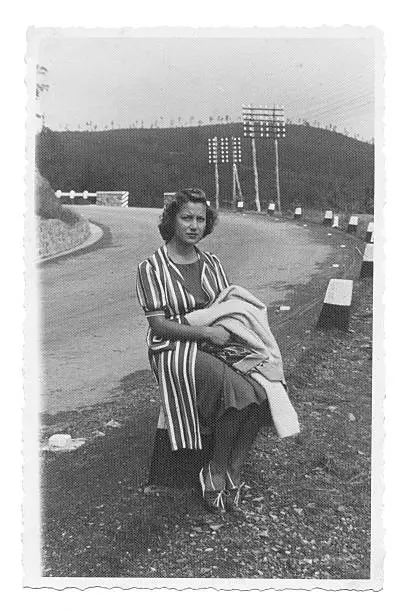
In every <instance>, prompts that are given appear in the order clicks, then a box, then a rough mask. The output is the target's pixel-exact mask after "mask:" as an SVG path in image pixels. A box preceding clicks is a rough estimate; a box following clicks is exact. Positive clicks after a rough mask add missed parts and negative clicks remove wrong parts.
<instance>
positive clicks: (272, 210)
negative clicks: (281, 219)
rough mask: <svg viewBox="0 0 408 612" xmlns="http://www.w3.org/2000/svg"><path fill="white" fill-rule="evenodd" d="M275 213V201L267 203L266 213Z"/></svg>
mask: <svg viewBox="0 0 408 612" xmlns="http://www.w3.org/2000/svg"><path fill="white" fill-rule="evenodd" d="M274 214H275V202H269V204H268V215H271V216H273V215H274Z"/></svg>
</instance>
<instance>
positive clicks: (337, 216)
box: [332, 215, 339, 229]
mask: <svg viewBox="0 0 408 612" xmlns="http://www.w3.org/2000/svg"><path fill="white" fill-rule="evenodd" d="M332 227H334V228H337V229H338V228H339V215H334V217H333V223H332Z"/></svg>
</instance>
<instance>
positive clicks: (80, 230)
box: [37, 219, 91, 258]
mask: <svg viewBox="0 0 408 612" xmlns="http://www.w3.org/2000/svg"><path fill="white" fill-rule="evenodd" d="M90 233H91V230H90V227H89V223H88V221H87V220H86V219H80V220H79V221H78V222H77V223H75V224H74V225H68V224H67V223H64V222H63V221H61V220H60V219H39V220H38V225H37V246H38V254H39V256H40V258H44V257H49V256H50V255H57V254H58V253H62V252H63V251H67V250H69V249H71V248H73V247H76V246H79V245H80V244H82V243H83V242H85V240H86V239H87V238H88V236H89V235H90Z"/></svg>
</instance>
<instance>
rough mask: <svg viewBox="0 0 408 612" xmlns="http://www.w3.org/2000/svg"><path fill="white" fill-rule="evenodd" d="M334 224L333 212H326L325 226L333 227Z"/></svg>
mask: <svg viewBox="0 0 408 612" xmlns="http://www.w3.org/2000/svg"><path fill="white" fill-rule="evenodd" d="M332 222H333V211H332V210H326V212H325V213H324V219H323V225H331V224H332Z"/></svg>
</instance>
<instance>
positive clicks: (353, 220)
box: [347, 215, 358, 234]
mask: <svg viewBox="0 0 408 612" xmlns="http://www.w3.org/2000/svg"><path fill="white" fill-rule="evenodd" d="M357 226H358V217H357V215H351V217H350V220H349V222H348V226H347V232H348V233H349V234H355V233H356V232H357Z"/></svg>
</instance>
